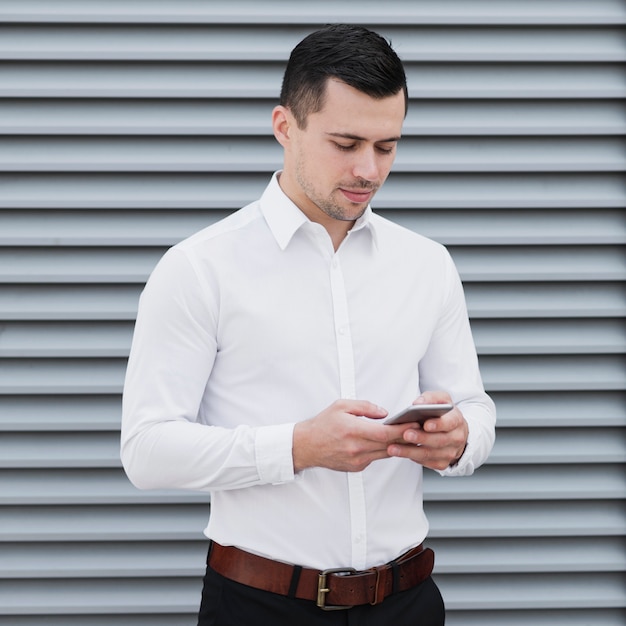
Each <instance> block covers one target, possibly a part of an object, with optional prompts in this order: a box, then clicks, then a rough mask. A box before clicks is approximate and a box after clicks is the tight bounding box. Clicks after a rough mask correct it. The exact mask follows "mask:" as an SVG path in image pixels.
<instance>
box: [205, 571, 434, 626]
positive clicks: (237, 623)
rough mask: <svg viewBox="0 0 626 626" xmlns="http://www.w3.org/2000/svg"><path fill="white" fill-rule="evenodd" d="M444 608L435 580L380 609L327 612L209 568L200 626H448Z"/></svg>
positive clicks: (367, 607) (389, 599)
mask: <svg viewBox="0 0 626 626" xmlns="http://www.w3.org/2000/svg"><path fill="white" fill-rule="evenodd" d="M444 622H445V612H444V604H443V599H442V597H441V594H440V593H439V589H438V587H437V585H436V584H435V582H434V581H433V579H432V578H428V579H427V580H425V581H424V582H423V583H421V584H420V585H418V586H417V587H414V588H413V589H408V590H407V591H403V592H400V593H396V594H394V595H391V596H389V597H387V598H385V600H384V601H383V602H382V603H381V604H378V605H376V606H370V605H369V604H366V605H363V606H356V607H354V608H351V609H344V610H340V611H323V610H322V609H320V608H319V607H318V606H317V605H316V604H315V602H312V601H309V600H299V599H297V598H287V597H285V596H281V595H277V594H274V593H270V592H268V591H261V590H259V589H254V588H252V587H248V586H246V585H242V584H240V583H236V582H233V581H232V580H229V579H227V578H224V577H223V576H221V575H220V574H218V573H217V572H215V571H213V570H212V569H211V568H210V567H207V571H206V575H205V577H204V586H203V589H202V603H201V605H200V612H199V614H198V626H266V625H267V626H357V625H358V626H443V625H444Z"/></svg>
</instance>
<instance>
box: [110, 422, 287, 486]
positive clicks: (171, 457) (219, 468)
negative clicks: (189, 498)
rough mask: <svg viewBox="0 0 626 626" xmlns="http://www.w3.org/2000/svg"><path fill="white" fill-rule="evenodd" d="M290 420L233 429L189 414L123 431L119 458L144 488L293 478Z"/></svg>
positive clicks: (130, 477) (256, 482) (233, 484)
mask: <svg viewBox="0 0 626 626" xmlns="http://www.w3.org/2000/svg"><path fill="white" fill-rule="evenodd" d="M292 430H293V427H292V425H289V424H284V425H279V426H266V427H262V428H250V427H247V426H241V427H239V428H235V429H226V428H218V427H214V426H206V425H203V424H199V423H193V422H188V421H186V420H170V421H162V422H155V423H152V424H149V425H144V426H139V427H137V428H134V429H132V430H131V429H126V430H125V431H124V432H123V433H122V447H121V458H122V463H123V465H124V469H125V470H126V473H127V475H128V477H129V479H130V480H131V482H132V483H133V484H134V485H135V486H137V487H139V488H141V489H189V490H198V491H217V490H226V489H241V488H245V487H250V486H253V485H260V484H267V483H279V482H285V481H288V480H292V479H293V461H292V456H291V447H292V443H291V442H292Z"/></svg>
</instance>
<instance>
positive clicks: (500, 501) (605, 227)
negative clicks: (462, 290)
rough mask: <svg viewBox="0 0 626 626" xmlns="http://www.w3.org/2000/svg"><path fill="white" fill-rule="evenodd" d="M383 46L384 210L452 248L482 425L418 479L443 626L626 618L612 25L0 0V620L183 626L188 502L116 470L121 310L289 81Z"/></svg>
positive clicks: (624, 11)
mask: <svg viewBox="0 0 626 626" xmlns="http://www.w3.org/2000/svg"><path fill="white" fill-rule="evenodd" d="M328 21H359V22H361V23H363V24H365V25H369V26H371V27H374V28H376V29H377V30H379V31H380V32H382V33H384V34H386V35H388V36H390V37H391V38H392V40H393V43H394V45H395V47H396V48H397V49H398V51H399V52H400V54H401V56H402V57H403V58H404V59H405V61H406V63H407V68H408V76H409V89H410V93H411V107H410V113H409V115H408V118H407V122H406V128H405V136H406V139H405V140H404V141H403V142H402V146H401V151H400V154H399V156H398V161H397V166H396V170H395V171H396V173H395V174H393V175H392V177H391V178H390V180H389V182H388V184H387V186H386V188H385V189H384V190H383V191H382V192H381V194H380V197H379V199H378V201H377V202H376V206H377V208H378V209H379V210H380V211H381V212H384V213H385V214H386V215H388V216H391V217H392V218H393V219H396V220H397V221H399V222H401V223H403V224H406V225H407V226H409V227H410V228H414V229H416V230H419V231H421V232H423V233H424V234H426V235H430V236H432V237H434V238H436V239H438V240H440V241H442V242H443V243H445V244H446V245H448V246H449V248H450V250H451V252H452V253H453V255H454V257H455V259H456V261H457V264H458V266H459V269H460V271H461V274H462V276H463V279H464V281H465V285H466V291H467V297H468V303H469V308H470V313H471V317H472V323H473V327H474V330H475V335H476V340H477V345H478V349H479V352H480V356H481V361H482V368H483V373H484V378H485V382H486V386H487V387H488V389H489V391H490V392H491V393H492V395H493V397H494V399H495V400H496V402H497V404H498V407H499V420H500V422H499V435H498V442H497V444H496V447H495V449H494V452H493V455H492V457H491V460H490V462H489V463H488V465H486V466H485V467H484V468H482V469H481V470H480V471H479V472H478V473H477V474H476V475H475V476H474V477H472V478H469V479H446V480H439V479H437V478H436V477H435V475H434V474H432V473H431V474H429V476H428V482H427V500H428V501H427V507H428V512H429V515H430V518H431V522H432V544H433V545H434V547H435V548H436V550H437V553H438V563H437V579H438V582H439V583H440V585H441V587H442V589H443V591H444V594H445V596H446V599H447V604H448V607H449V618H448V623H449V624H450V626H461V625H462V626H474V625H476V626H477V625H480V626H490V625H491V626H502V625H504V624H507V625H511V626H512V625H516V626H521V625H522V624H523V625H527V624H529V623H532V624H534V625H535V626H554V625H556V624H568V626H582V625H583V624H593V626H617V625H618V624H620V625H621V624H624V623H625V622H626V616H625V606H626V591H625V590H626V580H625V575H624V571H625V564H626V548H625V544H624V534H625V533H624V531H625V525H626V513H625V499H624V496H625V493H626V477H625V473H624V459H625V456H626V437H625V434H624V425H625V423H626V408H625V405H626V402H625V389H626V363H625V357H624V355H625V347H626V330H625V325H624V317H625V313H626V294H625V290H624V278H625V275H626V260H625V258H624V248H623V244H624V241H625V240H626V218H625V215H624V211H623V209H624V206H625V205H626V184H625V182H624V178H623V174H624V169H625V166H626V149H625V143H624V134H625V130H626V110H625V107H624V96H625V95H626V72H625V70H624V65H623V62H624V60H625V58H626V37H625V35H624V31H623V25H624V23H625V22H626V4H625V3H624V2H623V1H618V0H599V1H595V2H589V1H587V2H578V1H576V0H569V1H565V0H545V1H543V2H538V1H533V2H529V1H522V0H510V1H507V0H501V1H493V0H475V1H473V2H458V1H456V2H455V1H452V0H443V1H440V2H435V1H432V2H427V1H421V2H420V1H409V0H407V1H405V2H401V1H395V2H394V1H391V2H385V3H380V2H365V1H363V2H358V3H357V2H349V1H346V0H344V1H343V2H342V1H340V0H333V1H332V2H328V1H326V0H317V1H316V2H315V3H297V2H279V1H274V2H263V3H256V2H243V1H241V0H238V1H235V2H230V3H223V2H219V3H218V2H198V1H192V0H187V1H179V2H174V1H173V0H170V1H169V2H159V3H155V2H150V1H146V0H126V1H123V2H122V1H120V0H116V1H108V2H105V1H104V0H91V1H90V0H82V1H78V0H57V1H54V2H43V1H40V2H38V1H36V0H24V1H22V2H17V1H15V2H8V1H1V0H0V430H1V431H2V432H1V436H0V625H5V624H6V625H9V624H10V625H11V626H35V625H39V624H43V623H45V624H47V625H48V626H78V625H80V626H101V625H104V624H106V625H107V626H108V625H109V624H110V623H112V622H113V621H115V623H117V624H122V625H124V626H147V625H148V624H150V626H159V625H163V626H165V625H167V626H183V625H191V624H192V623H195V622H194V620H193V614H194V612H195V610H196V606H197V604H198V601H199V588H200V578H199V577H200V575H201V572H202V567H203V558H204V550H205V546H204V542H203V540H202V535H201V531H202V528H203V526H204V522H205V517H206V515H207V513H208V505H207V503H206V501H205V499H204V498H202V497H196V496H194V495H189V494H181V493H167V494H164V493H150V492H137V491H135V490H134V489H133V488H132V487H131V486H130V485H129V483H128V482H127V480H126V479H125V477H124V474H123V472H122V470H121V467H120V463H119V460H118V428H119V418H120V392H121V386H122V379H123V373H124V367H125V359H126V356H127V353H128V348H129V342H130V337H131V332H132V326H133V319H134V315H135V310H136V303H137V298H138V295H139V292H140V289H141V287H142V284H143V282H144V281H145V279H146V277H147V274H148V272H149V271H150V270H151V268H152V267H153V265H154V264H155V262H156V260H157V259H158V257H159V256H160V255H161V254H162V253H163V251H164V249H165V248H166V247H167V246H169V245H171V244H173V243H175V242H176V241H178V240H179V239H181V238H183V237H184V236H186V235H187V234H189V233H191V232H193V231H195V230H197V229H199V228H201V227H202V226H204V225H205V224H207V223H208V222H211V221H213V220H216V219H217V218H219V217H221V216H223V215H225V214H226V213H227V212H229V211H230V210H232V209H234V208H237V207H239V206H241V205H243V204H245V203H246V202H248V201H250V200H252V199H254V198H255V197H256V196H257V194H258V193H259V192H260V191H261V190H262V189H263V187H264V185H265V183H266V181H267V179H268V176H269V174H270V173H271V171H272V170H273V169H274V168H276V167H278V166H279V164H280V151H279V149H278V146H277V145H276V144H275V142H274V140H273V138H272V137H271V134H270V124H269V114H270V111H271V108H272V106H273V105H274V103H275V101H276V96H277V92H278V89H279V84H280V77H281V72H282V68H283V64H284V61H285V59H286V57H287V55H288V52H289V50H290V49H291V47H292V46H293V45H294V44H295V43H296V41H298V40H299V39H300V38H301V37H302V36H303V35H304V34H305V33H307V32H309V31H310V30H312V29H313V28H314V27H316V26H317V25H319V24H320V23H322V22H328Z"/></svg>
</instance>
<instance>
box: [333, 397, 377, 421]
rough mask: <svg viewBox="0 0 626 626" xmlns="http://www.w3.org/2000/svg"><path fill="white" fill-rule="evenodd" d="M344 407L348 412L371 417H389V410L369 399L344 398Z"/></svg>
mask: <svg viewBox="0 0 626 626" xmlns="http://www.w3.org/2000/svg"><path fill="white" fill-rule="evenodd" d="M342 402H343V403H345V405H344V406H343V407H342V408H343V410H344V411H345V412H346V413H350V414H351V415H359V416H363V417H369V418H371V419H381V418H383V417H387V411H386V409H384V408H383V407H381V406H378V405H377V404H374V403H373V402H369V401H368V400H344V401H342Z"/></svg>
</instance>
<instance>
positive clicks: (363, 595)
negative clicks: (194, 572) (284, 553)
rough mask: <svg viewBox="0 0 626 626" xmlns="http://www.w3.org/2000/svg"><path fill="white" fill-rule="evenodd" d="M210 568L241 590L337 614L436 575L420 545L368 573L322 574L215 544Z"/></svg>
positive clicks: (431, 554) (337, 571)
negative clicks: (296, 600)
mask: <svg viewBox="0 0 626 626" xmlns="http://www.w3.org/2000/svg"><path fill="white" fill-rule="evenodd" d="M207 563H208V565H209V566H210V567H211V568H212V569H213V570H215V571H216V572H217V573H218V574H221V575H222V576H224V577H225V578H229V579H230V580H234V581H235V582H238V583H241V584H243V585H248V586H249V587H254V588H256V589H262V590H264V591H270V592H272V593H278V594H280V595H283V596H290V597H294V598H300V599H302V600H312V601H314V602H316V603H317V606H319V607H320V608H321V609H324V610H333V609H347V608H350V607H352V606H356V605H359V604H372V605H374V604H380V603H381V602H382V601H383V600H384V599H385V598H386V597H387V596H389V595H391V594H392V593H396V592H398V591H405V590H406V589H411V588H412V587H415V586H416V585H418V584H419V583H421V582H423V581H424V580H426V579H427V578H428V577H429V576H430V574H431V573H432V571H433V565H434V563H435V553H434V552H433V551H432V550H431V549H430V548H424V547H423V546H422V545H419V546H417V547H416V548H413V549H412V550H409V552H406V553H405V554H403V555H402V556H400V557H398V558H397V559H396V560H395V561H392V562H391V563H387V564H386V565H381V566H380V567H373V568H371V569H368V570H364V571H356V570H354V569H351V568H338V569H336V568H334V569H328V570H323V571H320V570H316V569H309V568H305V567H300V566H298V565H289V564H287V563H282V562H280V561H272V560H271V559H266V558H264V557H261V556H257V555H255V554H251V553H249V552H244V551H243V550H240V549H239V548H235V547H233V546H222V545H220V544H219V543H215V542H212V544H211V549H210V551H209V556H208V559H207Z"/></svg>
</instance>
